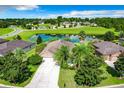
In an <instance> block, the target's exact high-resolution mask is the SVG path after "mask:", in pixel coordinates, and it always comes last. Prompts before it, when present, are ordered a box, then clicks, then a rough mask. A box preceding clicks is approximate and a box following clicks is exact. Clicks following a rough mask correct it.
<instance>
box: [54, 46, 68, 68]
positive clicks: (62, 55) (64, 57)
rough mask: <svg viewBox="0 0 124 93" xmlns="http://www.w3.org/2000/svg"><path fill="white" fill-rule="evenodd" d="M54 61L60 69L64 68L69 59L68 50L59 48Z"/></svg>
mask: <svg viewBox="0 0 124 93" xmlns="http://www.w3.org/2000/svg"><path fill="white" fill-rule="evenodd" d="M54 59H55V60H56V61H57V62H58V64H59V65H60V66H61V67H62V68H66V67H67V65H68V64H67V61H68V59H69V48H68V47H67V46H61V48H60V49H58V50H57V51H56V52H55V54H54Z"/></svg>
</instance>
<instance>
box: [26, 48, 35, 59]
mask: <svg viewBox="0 0 124 93" xmlns="http://www.w3.org/2000/svg"><path fill="white" fill-rule="evenodd" d="M35 51H36V49H35V48H33V49H31V50H30V51H28V52H26V54H27V57H30V56H32V55H34V54H35V53H36V52H35Z"/></svg>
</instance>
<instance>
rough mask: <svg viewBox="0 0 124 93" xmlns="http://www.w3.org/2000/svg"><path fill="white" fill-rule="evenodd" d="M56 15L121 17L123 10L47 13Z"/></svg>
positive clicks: (123, 14)
mask: <svg viewBox="0 0 124 93" xmlns="http://www.w3.org/2000/svg"><path fill="white" fill-rule="evenodd" d="M57 16H63V17H122V16H124V10H85V11H71V12H69V13H63V14H49V15H48V16H47V17H48V18H55V17H57Z"/></svg>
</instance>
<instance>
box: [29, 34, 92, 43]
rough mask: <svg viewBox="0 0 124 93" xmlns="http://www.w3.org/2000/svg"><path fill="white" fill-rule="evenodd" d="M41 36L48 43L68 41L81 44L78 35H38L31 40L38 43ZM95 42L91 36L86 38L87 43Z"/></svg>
mask: <svg viewBox="0 0 124 93" xmlns="http://www.w3.org/2000/svg"><path fill="white" fill-rule="evenodd" d="M38 36H40V37H41V38H42V40H43V42H48V41H54V40H58V39H61V40H68V41H70V42H73V43H78V42H80V39H79V36H78V35H51V34H38V35H33V36H32V37H31V38H29V40H30V41H31V42H36V40H37V37H38ZM90 40H93V38H92V37H91V36H87V37H86V38H85V41H90Z"/></svg>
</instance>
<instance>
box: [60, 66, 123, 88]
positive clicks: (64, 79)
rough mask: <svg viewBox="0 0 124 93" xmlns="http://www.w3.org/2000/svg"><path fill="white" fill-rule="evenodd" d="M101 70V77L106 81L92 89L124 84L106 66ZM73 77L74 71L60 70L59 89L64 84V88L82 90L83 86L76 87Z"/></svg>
mask: <svg viewBox="0 0 124 93" xmlns="http://www.w3.org/2000/svg"><path fill="white" fill-rule="evenodd" d="M101 69H103V70H104V74H103V76H104V77H106V79H105V80H103V81H102V82H101V83H100V84H98V85H96V86H94V87H102V86H108V85H117V84H124V79H121V80H120V79H118V77H117V73H116V72H115V71H114V70H113V69H111V68H109V67H107V66H106V65H105V66H103V67H102V68H101ZM74 76H75V70H70V69H61V70H60V75H59V87H60V88H63V87H64V83H65V84H66V88H84V87H83V86H77V85H76V83H75V81H74Z"/></svg>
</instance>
